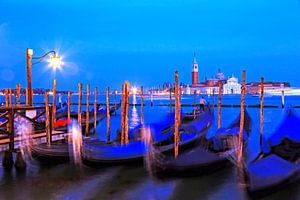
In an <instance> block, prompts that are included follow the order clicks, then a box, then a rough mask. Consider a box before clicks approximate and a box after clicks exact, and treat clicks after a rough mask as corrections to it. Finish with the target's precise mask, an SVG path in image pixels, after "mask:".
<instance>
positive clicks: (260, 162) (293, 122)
mask: <svg viewBox="0 0 300 200" xmlns="http://www.w3.org/2000/svg"><path fill="white" fill-rule="evenodd" d="M299 124H300V118H299V117H298V116H297V115H296V114H295V113H294V111H293V110H292V109H289V110H288V111H287V114H286V115H285V117H284V120H283V121H282V123H281V124H280V126H279V127H278V129H277V130H276V131H275V132H274V133H273V134H272V135H271V136H270V137H269V138H267V139H266V145H264V146H263V149H262V152H261V153H260V154H259V155H258V156H257V158H255V159H254V160H253V161H251V162H250V163H248V164H247V165H246V166H245V169H244V178H245V179H244V180H245V182H246V188H247V191H248V192H249V194H250V195H251V196H253V197H262V196H264V195H267V194H269V193H271V192H275V191H278V189H280V188H284V187H285V186H287V185H289V184H291V183H295V182H296V181H297V180H299V179H300V127H299Z"/></svg>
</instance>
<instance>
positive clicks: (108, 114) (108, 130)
mask: <svg viewBox="0 0 300 200" xmlns="http://www.w3.org/2000/svg"><path fill="white" fill-rule="evenodd" d="M109 107H110V105H109V87H107V88H106V118H107V120H106V122H107V123H106V135H107V141H108V142H110V110H109Z"/></svg>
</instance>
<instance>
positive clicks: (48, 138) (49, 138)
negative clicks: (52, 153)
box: [45, 92, 52, 146]
mask: <svg viewBox="0 0 300 200" xmlns="http://www.w3.org/2000/svg"><path fill="white" fill-rule="evenodd" d="M45 115H46V138H47V145H48V146H50V145H51V128H50V120H52V119H50V110H49V93H48V92H46V93H45Z"/></svg>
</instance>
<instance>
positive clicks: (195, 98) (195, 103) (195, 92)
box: [193, 90, 197, 118]
mask: <svg viewBox="0 0 300 200" xmlns="http://www.w3.org/2000/svg"><path fill="white" fill-rule="evenodd" d="M196 109H197V91H196V90H194V111H193V114H194V118H195V117H196Z"/></svg>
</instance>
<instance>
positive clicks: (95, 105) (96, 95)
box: [94, 87, 98, 134]
mask: <svg viewBox="0 0 300 200" xmlns="http://www.w3.org/2000/svg"><path fill="white" fill-rule="evenodd" d="M97 103H98V87H96V88H95V93H94V134H96V129H97V110H98V108H97Z"/></svg>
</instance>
